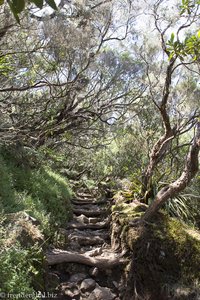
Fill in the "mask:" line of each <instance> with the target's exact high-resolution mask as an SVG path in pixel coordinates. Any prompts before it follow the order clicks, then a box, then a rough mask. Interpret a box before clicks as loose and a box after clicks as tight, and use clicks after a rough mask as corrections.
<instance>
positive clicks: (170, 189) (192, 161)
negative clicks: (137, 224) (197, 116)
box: [142, 122, 200, 221]
mask: <svg viewBox="0 0 200 300" xmlns="http://www.w3.org/2000/svg"><path fill="white" fill-rule="evenodd" d="M199 151H200V122H198V123H197V125H196V135H195V137H194V141H193V144H192V145H191V147H190V150H189V152H188V155H187V158H186V163H185V167H184V170H183V172H182V174H181V176H180V177H179V178H178V179H177V180H176V181H174V182H173V183H171V184H169V185H167V186H165V187H164V188H162V189H161V190H160V191H159V192H158V193H157V195H156V197H155V200H154V201H153V202H152V204H151V205H150V206H149V207H148V208H147V210H146V212H145V214H144V216H143V218H142V221H147V220H149V219H151V217H152V216H153V215H154V214H155V212H157V211H158V210H159V209H160V207H161V206H162V205H163V204H164V203H165V202H166V201H167V200H168V199H170V198H172V197H174V196H176V195H177V194H178V193H180V192H181V191H183V190H184V189H185V187H186V186H187V185H188V184H189V183H190V181H191V180H192V178H194V176H195V175H196V173H197V172H198V169H199V168H198V167H199V163H198V154H199Z"/></svg>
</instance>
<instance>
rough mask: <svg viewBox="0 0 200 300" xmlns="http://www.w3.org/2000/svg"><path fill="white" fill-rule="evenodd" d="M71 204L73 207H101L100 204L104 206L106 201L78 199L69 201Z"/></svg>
mask: <svg viewBox="0 0 200 300" xmlns="http://www.w3.org/2000/svg"><path fill="white" fill-rule="evenodd" d="M71 202H72V203H73V204H75V205H90V204H93V205H101V204H106V203H107V201H106V200H88V199H87V200H83V199H81V200H80V199H78V198H74V199H72V200H71Z"/></svg>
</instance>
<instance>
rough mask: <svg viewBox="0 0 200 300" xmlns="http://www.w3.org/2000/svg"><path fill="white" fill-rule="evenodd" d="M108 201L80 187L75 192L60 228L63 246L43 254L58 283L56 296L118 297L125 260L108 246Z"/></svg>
mask: <svg viewBox="0 0 200 300" xmlns="http://www.w3.org/2000/svg"><path fill="white" fill-rule="evenodd" d="M111 201H112V200H111V199H102V198H101V197H98V196H97V195H94V193H88V192H86V191H84V190H83V189H82V190H79V191H77V192H76V196H75V197H74V199H73V200H72V204H73V219H72V221H71V222H69V223H68V224H67V226H66V228H63V229H61V232H62V234H63V235H64V236H65V237H66V247H65V249H64V250H61V249H51V250H50V251H48V253H47V255H46V257H47V263H48V265H49V272H50V273H51V274H52V275H53V278H55V277H56V280H57V283H58V284H57V287H56V293H58V296H57V297H56V299H62V300H64V299H66V300H67V299H71V300H72V299H73V300H75V299H76V300H86V299H87V300H113V299H116V300H119V299H122V296H121V294H122V291H123V279H122V276H121V275H122V273H123V272H122V269H123V267H124V263H125V260H124V259H123V258H122V256H121V255H120V253H117V252H116V251H114V249H112V247H111V240H110V236H111V230H110V221H111V217H110V206H111ZM56 280H55V281H56Z"/></svg>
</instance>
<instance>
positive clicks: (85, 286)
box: [80, 278, 96, 293]
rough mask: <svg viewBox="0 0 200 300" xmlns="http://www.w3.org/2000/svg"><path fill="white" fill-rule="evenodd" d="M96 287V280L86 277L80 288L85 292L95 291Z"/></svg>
mask: <svg viewBox="0 0 200 300" xmlns="http://www.w3.org/2000/svg"><path fill="white" fill-rule="evenodd" d="M95 287H96V281H95V280H94V279H92V278H87V279H84V280H83V281H82V283H81V286H80V290H81V292H83V293H85V292H88V291H93V290H94V288H95Z"/></svg>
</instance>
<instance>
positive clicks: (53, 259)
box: [46, 249, 126, 269]
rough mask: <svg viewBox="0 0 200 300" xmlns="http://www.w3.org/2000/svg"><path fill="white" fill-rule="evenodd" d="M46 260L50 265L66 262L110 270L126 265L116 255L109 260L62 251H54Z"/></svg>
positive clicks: (47, 255) (123, 260)
mask: <svg viewBox="0 0 200 300" xmlns="http://www.w3.org/2000/svg"><path fill="white" fill-rule="evenodd" d="M46 260H47V263H48V265H55V264H60V263H65V262H74V263H79V264H84V265H88V266H95V267H97V268H99V269H108V268H112V267H115V266H117V265H119V264H123V263H126V260H125V259H122V258H121V257H115V256H114V254H113V255H112V256H111V255H110V256H109V258H103V257H101V256H99V257H91V256H89V255H88V254H87V253H86V254H79V253H74V252H70V251H62V250H58V249H54V250H53V251H52V252H50V253H47V254H46Z"/></svg>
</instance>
